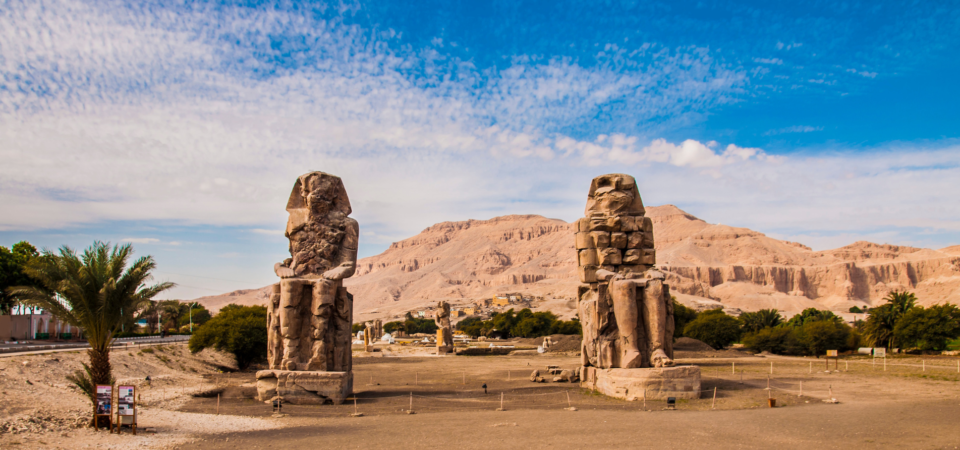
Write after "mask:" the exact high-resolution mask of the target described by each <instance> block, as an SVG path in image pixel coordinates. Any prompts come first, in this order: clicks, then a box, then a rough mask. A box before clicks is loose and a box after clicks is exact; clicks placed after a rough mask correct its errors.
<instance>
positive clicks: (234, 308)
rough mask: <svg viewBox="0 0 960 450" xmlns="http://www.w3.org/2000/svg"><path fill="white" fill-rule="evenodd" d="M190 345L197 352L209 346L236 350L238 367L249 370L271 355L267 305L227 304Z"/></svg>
mask: <svg viewBox="0 0 960 450" xmlns="http://www.w3.org/2000/svg"><path fill="white" fill-rule="evenodd" d="M188 345H189V347H190V351H191V352H193V353H196V352H199V351H201V350H203V349H205V348H214V349H216V350H219V351H225V352H228V353H232V354H233V355H234V357H236V359H237V367H239V368H240V369H241V370H243V369H246V368H247V367H249V366H250V364H252V363H253V362H255V361H258V360H262V359H265V358H266V357H267V308H266V307H264V306H238V305H234V304H230V305H227V306H225V307H223V309H221V310H220V312H219V313H218V314H217V315H216V316H213V318H211V319H210V320H209V321H207V323H205V324H203V325H201V326H200V328H197V329H196V330H195V331H194V333H193V336H192V337H191V338H190V342H189V344H188Z"/></svg>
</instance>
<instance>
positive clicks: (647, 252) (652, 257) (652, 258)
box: [641, 248, 657, 266]
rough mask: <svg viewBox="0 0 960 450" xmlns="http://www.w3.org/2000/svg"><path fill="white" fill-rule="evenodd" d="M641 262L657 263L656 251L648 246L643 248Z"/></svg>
mask: <svg viewBox="0 0 960 450" xmlns="http://www.w3.org/2000/svg"><path fill="white" fill-rule="evenodd" d="M641 262H642V263H643V264H649V265H651V266H652V265H654V264H656V263H657V251H656V250H654V249H652V248H650V249H644V250H643V258H642V259H641Z"/></svg>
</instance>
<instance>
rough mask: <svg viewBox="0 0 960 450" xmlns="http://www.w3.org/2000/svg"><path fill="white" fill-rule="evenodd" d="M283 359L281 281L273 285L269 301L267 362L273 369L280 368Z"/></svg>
mask: <svg viewBox="0 0 960 450" xmlns="http://www.w3.org/2000/svg"><path fill="white" fill-rule="evenodd" d="M282 359H283V335H282V334H280V283H277V284H275V285H273V293H272V294H271V295H270V301H269V302H268V303H267V364H268V367H270V368H271V369H280V361H281V360H282Z"/></svg>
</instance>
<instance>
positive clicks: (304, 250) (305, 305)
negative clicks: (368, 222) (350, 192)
mask: <svg viewBox="0 0 960 450" xmlns="http://www.w3.org/2000/svg"><path fill="white" fill-rule="evenodd" d="M287 212H288V213H289V214H290V216H289V219H288V221H287V229H286V232H285V235H286V236H287V238H288V239H289V240H290V256H291V257H290V258H288V259H286V260H284V261H283V262H280V263H277V264H276V265H275V266H274V271H275V272H276V274H277V276H279V277H280V278H281V281H280V283H278V284H275V285H274V286H273V295H272V296H271V299H270V302H269V303H268V304H267V359H268V363H269V367H270V369H271V370H269V371H261V372H260V373H258V374H257V378H258V379H260V380H267V381H264V383H263V384H264V386H267V385H269V384H270V383H274V381H270V380H276V379H279V380H280V384H281V385H282V384H283V382H284V379H287V380H286V381H287V384H288V385H289V384H290V382H292V380H293V379H296V380H299V381H298V382H297V383H298V384H299V385H300V386H301V387H304V386H305V383H306V381H304V380H306V379H308V378H310V379H316V380H320V379H323V380H326V384H329V385H330V386H327V387H326V388H324V389H319V390H317V389H311V388H309V387H305V390H306V391H310V392H313V393H314V394H315V396H318V397H320V398H319V400H322V399H323V398H327V399H331V400H333V401H334V402H335V403H339V402H342V400H343V398H344V397H346V395H349V393H350V391H351V390H352V389H351V388H352V373H351V369H352V359H351V355H352V354H351V342H352V340H351V324H352V323H353V296H352V295H350V293H348V292H347V290H346V289H344V287H343V281H342V280H343V279H344V278H348V277H350V276H352V275H353V273H354V271H355V269H356V262H357V243H358V236H359V225H358V224H357V221H356V220H353V219H351V218H349V217H347V216H348V215H349V214H350V212H351V208H350V200H349V199H348V198H347V191H346V189H344V187H343V182H342V181H341V180H340V178H339V177H336V176H334V175H330V174H327V173H323V172H311V173H308V174H305V175H302V176H300V177H299V178H298V179H297V181H296V183H295V184H294V186H293V191H292V192H291V193H290V199H289V200H288V201H287ZM290 372H293V373H290ZM298 372H309V373H310V374H311V375H307V374H306V373H298ZM261 374H262V375H263V376H262V377H261ZM337 380H339V381H337ZM260 384H261V383H260V382H258V388H259V386H260ZM320 384H324V383H320ZM314 385H317V383H314ZM314 387H317V386H314ZM334 388H336V389H334ZM331 389H334V390H337V392H327V391H331ZM340 394H342V396H341V395H340ZM264 395H267V396H269V395H268V394H264V393H263V392H262V391H261V398H262V397H264ZM273 395H280V396H281V397H285V400H287V401H293V400H294V399H293V398H286V397H299V400H300V402H301V403H309V402H310V401H309V399H311V397H310V396H309V395H306V394H304V393H302V392H299V391H297V392H296V393H293V392H287V393H284V392H282V390H281V391H280V392H275V393H273ZM313 400H317V399H313Z"/></svg>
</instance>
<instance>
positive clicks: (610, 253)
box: [597, 248, 622, 272]
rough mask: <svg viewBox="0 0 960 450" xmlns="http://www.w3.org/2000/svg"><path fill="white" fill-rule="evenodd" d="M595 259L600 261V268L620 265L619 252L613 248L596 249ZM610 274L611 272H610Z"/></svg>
mask: <svg viewBox="0 0 960 450" xmlns="http://www.w3.org/2000/svg"><path fill="white" fill-rule="evenodd" d="M597 257H598V259H599V261H600V265H601V266H605V265H619V264H621V263H622V260H621V256H620V250H618V249H615V248H600V249H597ZM611 272H612V271H611Z"/></svg>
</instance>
